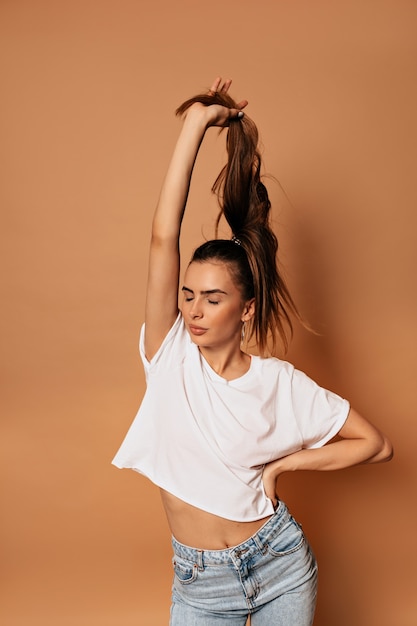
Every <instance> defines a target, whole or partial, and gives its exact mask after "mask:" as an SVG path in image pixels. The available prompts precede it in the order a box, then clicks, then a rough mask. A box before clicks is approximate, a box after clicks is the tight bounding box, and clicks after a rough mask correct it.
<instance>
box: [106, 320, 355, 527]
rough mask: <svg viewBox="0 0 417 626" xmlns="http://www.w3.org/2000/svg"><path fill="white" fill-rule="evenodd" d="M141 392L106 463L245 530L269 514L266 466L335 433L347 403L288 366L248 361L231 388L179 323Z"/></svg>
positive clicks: (317, 444)
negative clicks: (130, 420)
mask: <svg viewBox="0 0 417 626" xmlns="http://www.w3.org/2000/svg"><path fill="white" fill-rule="evenodd" d="M140 353H141V357H142V360H143V364H144V368H145V374H146V381H147V389H146V393H145V396H144V398H143V401H142V404H141V406H140V409H139V411H138V413H137V415H136V417H135V419H134V421H133V423H132V425H131V427H130V429H129V431H128V433H127V435H126V437H125V439H124V441H123V443H122V445H121V447H120V449H119V451H118V452H117V454H116V456H115V458H114V459H113V464H114V465H116V466H117V467H120V468H122V467H125V468H131V469H134V470H136V471H138V472H140V473H141V474H144V475H145V476H147V477H148V478H149V479H150V480H151V481H152V482H154V483H155V484H156V485H158V486H159V487H162V488H163V489H165V490H166V491H168V492H170V493H172V494H173V495H175V496H177V497H178V498H180V499H181V500H183V501H184V502H187V503H189V504H192V505H193V506H195V507H198V508H200V509H203V510H204V511H208V512H209V513H213V514H215V515H219V516H221V517H224V518H226V519H230V520H235V521H242V522H249V521H254V520H258V519H261V518H263V517H266V516H267V515H271V514H272V513H273V512H274V509H273V505H272V502H271V500H270V499H269V498H267V496H266V495H265V491H264V488H263V483H262V470H263V466H264V465H265V463H268V462H269V461H272V460H274V459H278V458H281V457H283V456H286V455H288V454H291V453H292V452H296V451H297V450H301V449H302V448H318V447H320V446H323V445H324V444H325V443H326V442H327V441H329V440H330V439H331V438H332V437H333V436H334V435H336V433H337V432H338V431H339V430H340V429H341V427H342V426H343V424H344V422H345V420H346V418H347V415H348V412H349V404H348V402H347V401H346V400H344V399H342V398H341V397H340V396H338V395H336V394H334V393H332V392H330V391H327V390H326V389H323V388H322V387H319V386H318V385H317V384H316V383H315V382H314V381H313V380H311V379H310V378H309V377H308V376H306V375H305V374H303V373H302V372H300V371H299V370H296V369H295V368H294V367H293V366H292V365H291V364H290V363H288V362H286V361H282V360H279V359H277V358H274V357H268V358H261V357H257V356H252V358H251V365H250V368H249V370H248V371H247V372H246V374H244V375H243V376H241V377H240V378H237V379H235V380H232V381H226V380H225V379H224V378H222V377H221V376H219V375H218V374H217V373H216V372H215V371H214V370H213V369H212V368H211V367H210V366H209V365H208V363H207V361H206V360H205V359H204V357H203V356H202V354H201V352H200V351H199V349H198V347H197V346H196V345H195V344H194V343H193V342H192V341H191V338H190V336H189V334H188V332H187V330H186V328H185V325H184V322H183V319H182V316H181V314H179V315H178V318H177V319H176V321H175V323H174V325H173V327H172V328H171V330H170V331H169V333H168V335H167V336H166V337H165V339H164V341H163V343H162V345H161V347H160V348H159V350H158V352H157V353H156V354H155V356H154V357H153V358H152V360H151V361H148V360H147V359H146V357H145V352H144V327H142V331H141V338H140Z"/></svg>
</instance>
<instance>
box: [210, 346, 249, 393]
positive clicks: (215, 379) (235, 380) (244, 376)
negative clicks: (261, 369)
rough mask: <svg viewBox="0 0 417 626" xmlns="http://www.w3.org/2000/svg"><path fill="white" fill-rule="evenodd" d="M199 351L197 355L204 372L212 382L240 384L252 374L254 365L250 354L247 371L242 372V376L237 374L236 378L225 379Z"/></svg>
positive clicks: (231, 384) (230, 384)
mask: <svg viewBox="0 0 417 626" xmlns="http://www.w3.org/2000/svg"><path fill="white" fill-rule="evenodd" d="M198 353H199V357H200V361H201V363H202V365H203V368H204V370H205V372H206V373H207V375H208V377H209V378H210V379H211V380H212V381H213V382H218V383H222V384H223V385H229V386H232V387H233V386H237V387H238V386H240V385H241V384H242V383H243V382H247V379H249V378H250V377H251V376H252V371H253V367H254V358H253V355H252V354H249V355H248V356H249V357H250V365H249V369H248V371H247V372H245V373H244V374H242V376H238V378H233V379H232V380H227V379H226V378H224V377H223V376H220V374H218V373H217V372H216V371H215V370H214V369H213V368H212V367H211V365H210V364H209V363H208V361H207V360H206V359H205V358H204V356H203V355H202V353H201V352H200V350H199V351H198Z"/></svg>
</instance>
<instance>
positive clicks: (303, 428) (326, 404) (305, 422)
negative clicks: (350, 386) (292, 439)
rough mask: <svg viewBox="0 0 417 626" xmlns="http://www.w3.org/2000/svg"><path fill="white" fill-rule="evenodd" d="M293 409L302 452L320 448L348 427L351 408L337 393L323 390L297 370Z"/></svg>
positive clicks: (293, 389)
mask: <svg viewBox="0 0 417 626" xmlns="http://www.w3.org/2000/svg"><path fill="white" fill-rule="evenodd" d="M291 391H292V405H293V410H294V416H295V419H296V421H297V424H298V428H299V430H300V433H301V436H302V440H303V448H320V447H321V446H324V444H325V443H327V442H328V441H330V439H332V437H334V436H335V435H336V434H337V433H338V432H339V430H340V429H341V428H342V426H343V424H344V423H345V421H346V419H347V416H348V413H349V409H350V405H349V402H348V401H347V400H345V399H344V398H341V397H340V396H339V395H337V394H336V393H333V392H332V391H328V390H327V389H324V388H323V387H320V386H319V385H318V384H317V383H316V382H314V380H312V379H311V378H309V377H308V376H307V375H306V374H304V373H303V372H301V371H299V370H296V369H294V371H293V376H292V386H291Z"/></svg>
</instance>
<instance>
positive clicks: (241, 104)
mask: <svg viewBox="0 0 417 626" xmlns="http://www.w3.org/2000/svg"><path fill="white" fill-rule="evenodd" d="M248 104H249V103H248V101H247V100H241V101H240V102H238V103H237V105H236V106H237V108H238V109H239V111H240V110H241V109H244V108H245V107H247V106H248Z"/></svg>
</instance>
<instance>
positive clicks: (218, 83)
mask: <svg viewBox="0 0 417 626" xmlns="http://www.w3.org/2000/svg"><path fill="white" fill-rule="evenodd" d="M231 84H232V79H231V78H227V79H226V80H225V81H224V83H223V84H222V78H221V76H218V77H217V78H216V79H215V81H214V82H213V84H212V86H211V87H210V89H209V94H211V95H213V94H215V93H217V92H218V91H222V92H223V93H227V92H228V91H229V87H230V85H231Z"/></svg>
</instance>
